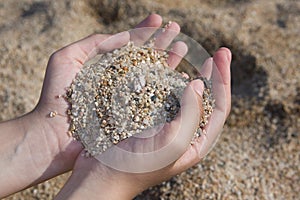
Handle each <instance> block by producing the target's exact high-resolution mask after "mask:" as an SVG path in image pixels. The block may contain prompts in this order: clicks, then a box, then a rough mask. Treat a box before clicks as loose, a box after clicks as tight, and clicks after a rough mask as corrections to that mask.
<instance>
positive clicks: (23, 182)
mask: <svg viewBox="0 0 300 200" xmlns="http://www.w3.org/2000/svg"><path fill="white" fill-rule="evenodd" d="M160 25H161V18H160V17H159V16H157V15H150V16H149V17H148V18H146V19H145V20H144V21H143V22H141V23H140V24H139V25H138V26H137V27H159V26H160ZM147 34H150V35H151V34H152V33H151V31H149V32H148V33H146V34H145V35H143V37H147ZM129 37H130V36H129V34H128V32H124V33H120V34H116V35H113V36H112V35H103V34H96V35H92V36H89V37H87V38H85V39H83V40H80V41H78V42H76V43H73V44H71V45H69V46H67V47H64V48H62V49H61V50H58V51H57V52H55V53H54V54H53V55H52V56H51V57H50V59H49V62H48V66H47V71H46V76H45V80H44V84H43V90H42V94H41V97H40V100H39V103H38V105H37V106H36V108H35V109H34V110H33V111H32V112H30V113H28V114H26V115H24V116H23V117H20V118H18V119H15V120H11V121H7V122H3V123H1V124H0V131H1V134H0V144H1V145H0V155H1V157H0V168H1V169H2V170H1V171H0V198H1V197H3V196H7V195H9V194H11V193H13V192H17V191H19V190H21V189H24V188H26V187H29V186H31V185H35V184H37V183H40V182H42V181H44V180H47V179H49V178H52V177H54V176H57V175H59V174H62V173H64V172H66V171H69V170H71V169H73V166H74V163H75V160H76V158H77V157H78V155H79V153H80V152H81V151H82V149H83V148H82V145H81V144H80V142H77V141H74V140H73V139H72V137H70V136H68V134H67V133H68V129H69V123H68V117H67V114H66V110H67V109H68V103H67V102H66V101H65V99H64V98H63V97H62V95H64V94H65V93H66V90H67V88H68V87H69V86H70V84H71V82H72V80H73V79H74V78H75V75H76V73H77V72H79V70H80V69H81V67H82V66H83V63H85V62H86V61H87V60H89V59H90V58H91V57H93V56H95V55H96V54H97V53H100V52H106V51H110V50H112V49H115V48H118V47H121V46H123V45H124V44H126V43H127V42H128V41H129ZM132 37H134V36H132ZM51 112H53V113H57V114H56V116H55V117H50V115H49V114H50V113H51ZM15 174H18V176H16V175H15Z"/></svg>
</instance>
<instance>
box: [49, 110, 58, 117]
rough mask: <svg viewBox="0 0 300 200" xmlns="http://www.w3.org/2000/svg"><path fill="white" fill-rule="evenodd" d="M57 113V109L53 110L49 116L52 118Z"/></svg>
mask: <svg viewBox="0 0 300 200" xmlns="http://www.w3.org/2000/svg"><path fill="white" fill-rule="evenodd" d="M56 115H57V112H56V111H51V112H50V113H49V117H51V118H53V117H55V116H56Z"/></svg>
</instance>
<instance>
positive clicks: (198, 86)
mask: <svg viewBox="0 0 300 200" xmlns="http://www.w3.org/2000/svg"><path fill="white" fill-rule="evenodd" d="M191 86H192V88H193V90H194V91H195V92H196V93H197V94H198V95H199V96H200V97H202V95H203V90H204V84H203V82H202V81H201V80H194V81H192V83H191Z"/></svg>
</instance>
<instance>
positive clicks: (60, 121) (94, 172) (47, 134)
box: [0, 14, 231, 199]
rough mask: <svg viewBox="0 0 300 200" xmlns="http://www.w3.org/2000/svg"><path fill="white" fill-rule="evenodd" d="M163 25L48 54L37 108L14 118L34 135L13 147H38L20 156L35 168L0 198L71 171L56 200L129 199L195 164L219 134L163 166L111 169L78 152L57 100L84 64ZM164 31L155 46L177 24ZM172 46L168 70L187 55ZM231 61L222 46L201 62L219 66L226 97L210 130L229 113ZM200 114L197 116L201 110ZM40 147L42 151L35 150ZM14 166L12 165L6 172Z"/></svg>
mask: <svg viewBox="0 0 300 200" xmlns="http://www.w3.org/2000/svg"><path fill="white" fill-rule="evenodd" d="M161 23H162V19H161V17H160V16H159V15H155V14H152V15H150V16H148V17H147V18H146V19H145V20H144V21H142V22H141V23H140V24H138V25H137V27H136V28H144V27H151V28H150V29H149V31H146V32H143V34H139V32H138V31H137V32H133V33H132V34H131V35H129V34H128V32H123V33H120V34H116V35H114V36H111V35H102V34H101V35H92V36H89V37H87V38H85V39H82V40H80V41H78V42H76V43H73V44H71V45H69V46H67V47H64V48H62V49H61V50H59V51H57V52H55V53H54V54H53V55H52V56H51V58H50V59H49V63H48V66H47V71H46V76H45V80H44V85H43V90H42V95H41V98H40V101H39V103H38V105H37V107H36V108H35V109H34V111H32V112H31V113H30V114H28V115H26V116H24V117H22V118H21V119H20V120H18V123H19V124H21V127H22V128H23V129H24V130H26V133H27V134H25V136H26V135H33V136H32V137H31V138H32V140H31V141H26V138H28V137H25V139H24V140H22V141H21V143H18V144H17V146H21V147H22V146H24V145H25V146H31V147H32V148H33V147H34V148H35V150H37V152H34V151H29V152H30V154H31V155H29V156H28V157H27V159H25V160H24V159H23V160H22V162H29V163H30V164H25V167H26V165H28V167H33V166H34V167H33V169H37V170H36V171H35V173H32V174H31V175H30V176H29V175H22V177H21V178H20V179H21V180H22V181H20V182H19V184H17V186H11V187H6V190H5V187H3V190H5V191H0V196H1V194H3V196H5V195H8V194H10V193H12V192H15V191H18V190H20V189H23V188H24V187H28V186H30V185H34V184H37V183H39V182H42V181H44V180H47V179H49V178H51V177H54V176H57V175H59V174H61V173H64V172H66V171H69V170H71V169H73V173H72V175H71V177H70V179H69V180H68V182H67V183H66V185H65V186H64V188H63V189H62V190H61V192H60V193H59V194H58V196H57V198H58V199H66V198H78V199H81V198H82V197H85V198H88V199H92V198H99V197H102V198H103V199H113V198H122V199H126V198H133V197H134V196H136V195H137V194H138V193H140V192H141V191H143V190H145V189H147V188H148V187H150V186H153V185H155V184H158V183H160V182H162V181H164V180H167V179H169V178H171V177H172V176H174V175H176V174H178V173H181V172H182V171H184V170H186V169H188V168H189V167H191V166H193V165H195V164H196V163H198V162H199V161H200V160H201V159H202V158H203V157H204V156H205V155H206V154H207V153H208V152H209V150H210V149H211V147H212V146H213V144H214V143H215V141H216V139H217V137H218V134H219V132H218V131H207V135H203V136H201V137H200V138H199V139H198V141H196V143H195V144H194V145H191V146H190V147H189V148H188V149H187V150H186V151H185V152H184V153H183V154H182V156H181V157H180V158H178V159H177V160H176V161H175V162H173V163H171V164H170V165H168V166H167V167H164V168H162V169H159V170H156V171H153V172H147V173H126V172H121V171H117V170H115V169H112V168H109V167H107V166H105V165H103V164H101V163H100V162H99V161H98V160H96V159H95V158H85V157H83V156H81V155H80V153H81V151H82V146H81V144H80V143H79V142H77V141H74V140H73V139H72V138H70V137H69V136H68V135H67V132H68V128H69V123H68V117H67V115H66V114H65V112H66V110H67V109H68V106H69V105H68V104H67V102H66V101H65V100H64V99H63V98H57V96H58V95H61V94H65V92H66V91H65V90H66V88H67V87H68V86H69V85H70V84H71V82H72V80H73V79H74V78H75V76H76V74H77V73H78V72H79V71H80V69H81V68H82V66H83V64H84V63H85V62H86V61H88V60H89V59H90V58H92V57H94V56H95V55H96V54H97V53H99V52H107V51H110V50H113V49H115V48H119V47H121V46H123V45H125V44H126V43H127V42H128V41H129V39H131V40H134V41H136V42H137V43H143V42H145V41H146V40H147V39H148V38H149V37H150V36H151V35H152V34H153V33H154V31H155V30H156V29H158V28H159V27H160V26H161ZM168 29H170V30H172V31H165V32H159V33H157V35H156V41H155V47H156V48H158V49H165V48H166V47H167V46H169V44H171V42H172V40H173V39H174V37H175V36H176V34H178V33H179V32H180V27H179V26H178V24H177V23H174V22H173V23H171V24H170V25H169V26H168ZM137 30H138V29H137ZM114 38H116V39H114ZM172 49H173V51H172V52H170V53H169V58H168V64H169V65H170V67H171V68H175V67H176V66H177V65H178V64H179V62H180V61H181V58H182V57H183V56H184V55H185V54H186V53H187V47H186V45H185V44H184V43H183V42H176V43H174V44H173V45H172ZM230 62H231V54H230V51H229V50H228V49H226V48H221V49H219V50H218V51H217V52H216V53H215V54H214V56H213V58H210V59H208V60H207V61H206V63H205V65H209V66H214V67H215V69H217V71H218V72H215V73H218V77H219V78H217V79H215V80H216V81H217V82H216V83H213V84H214V85H217V86H218V87H219V88H223V90H224V95H225V96H224V97H223V99H222V101H223V102H217V103H216V109H215V111H214V113H215V115H216V116H215V117H212V118H213V119H214V118H215V119H218V117H217V115H219V116H220V115H222V116H223V117H221V118H222V119H221V120H219V121H218V120H215V121H213V120H210V122H209V124H208V129H214V127H215V126H216V127H219V126H223V123H224V121H225V118H226V117H227V115H228V114H229V110H230V98H231V97H230V96H231V95H230ZM213 63H215V65H214V64H213ZM214 71H215V70H214V69H211V71H209V70H208V71H204V72H202V74H204V75H205V76H207V77H209V76H210V75H212V76H213V75H214ZM189 88H190V92H195V94H196V93H197V92H198V93H200V94H201V93H202V91H203V83H202V82H201V81H193V82H191V84H190V87H189ZM217 90H218V88H217V89H216V91H217ZM200 96H201V95H199V96H198V101H199V102H201V98H200ZM186 99H187V102H189V97H186ZM51 111H56V112H57V113H59V115H57V116H56V117H54V118H49V117H48V116H49V113H50V112H51ZM198 114H200V110H199V112H198ZM196 116H197V112H196ZM179 121H180V122H182V121H184V120H179ZM33 122H35V123H33ZM174 123H175V122H174ZM177 123H178V122H177ZM177 125H178V124H177ZM168 132H171V130H168ZM189 134H192V133H189ZM34 136H36V137H34ZM25 143H27V144H25ZM175 148H176V146H175ZM39 149H43V150H42V151H38V150H39ZM0 150H1V149H0ZM33 163H34V164H33ZM23 167H24V166H23ZM14 169H15V168H12V169H11V170H10V171H13V170H14ZM15 170H16V169H15ZM0 185H1V183H0ZM0 188H1V187H0Z"/></svg>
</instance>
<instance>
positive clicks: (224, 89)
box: [195, 48, 231, 159]
mask: <svg viewBox="0 0 300 200" xmlns="http://www.w3.org/2000/svg"><path fill="white" fill-rule="evenodd" d="M214 61H215V63H214V64H213V69H212V81H213V83H212V91H213V95H214V99H215V108H214V111H213V113H212V115H211V116H210V119H209V122H208V124H207V125H206V127H205V131H206V134H203V135H202V136H201V137H200V138H198V140H197V142H196V143H195V148H196V150H197V151H198V156H199V159H202V158H203V157H204V156H206V155H207V154H208V153H209V152H210V151H211V149H212V148H213V147H214V145H215V144H216V142H217V140H218V138H219V136H220V133H221V131H222V128H223V125H224V123H225V120H226V117H227V116H228V114H229V110H230V104H231V94H230V61H231V53H230V51H229V50H228V49H225V48H221V49H219V50H218V51H217V52H216V53H215V54H214Z"/></svg>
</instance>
